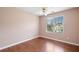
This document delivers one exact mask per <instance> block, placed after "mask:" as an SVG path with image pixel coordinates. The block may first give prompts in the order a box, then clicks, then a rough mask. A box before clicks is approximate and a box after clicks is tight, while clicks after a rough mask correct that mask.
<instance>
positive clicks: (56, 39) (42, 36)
mask: <svg viewBox="0 0 79 59" xmlns="http://www.w3.org/2000/svg"><path fill="white" fill-rule="evenodd" d="M40 37H43V38H47V39H51V40H56V41H59V42H64V43H67V44H72V45H75V46H79V44H76V43H71V42H67V41H63V40H58V39H55V38H50V37H46V36H40Z"/></svg>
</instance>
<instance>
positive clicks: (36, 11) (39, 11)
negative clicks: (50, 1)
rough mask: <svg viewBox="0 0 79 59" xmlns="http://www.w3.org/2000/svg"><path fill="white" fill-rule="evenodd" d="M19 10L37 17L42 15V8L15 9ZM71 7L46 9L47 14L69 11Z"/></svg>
mask: <svg viewBox="0 0 79 59" xmlns="http://www.w3.org/2000/svg"><path fill="white" fill-rule="evenodd" d="M17 8H18V9H20V10H23V11H26V12H29V13H32V14H34V15H37V16H41V15H43V13H42V8H43V7H17ZM71 8H72V7H48V8H47V14H51V13H56V12H60V11H64V10H68V9H71Z"/></svg>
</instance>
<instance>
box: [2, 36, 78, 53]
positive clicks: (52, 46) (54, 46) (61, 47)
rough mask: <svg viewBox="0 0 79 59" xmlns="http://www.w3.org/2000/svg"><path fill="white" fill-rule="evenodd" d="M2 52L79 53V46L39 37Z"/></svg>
mask: <svg viewBox="0 0 79 59" xmlns="http://www.w3.org/2000/svg"><path fill="white" fill-rule="evenodd" d="M1 52H79V46H75V45H70V44H66V43H62V42H58V41H54V40H50V39H47V38H42V37H39V38H36V39H33V40H30V41H27V42H24V43H21V44H18V45H16V46H12V47H9V48H6V49H3V50H1Z"/></svg>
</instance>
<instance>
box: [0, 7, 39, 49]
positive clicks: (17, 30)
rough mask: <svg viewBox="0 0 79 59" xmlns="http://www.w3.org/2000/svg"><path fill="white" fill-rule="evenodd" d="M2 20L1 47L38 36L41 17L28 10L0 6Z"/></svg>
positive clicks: (0, 31)
mask: <svg viewBox="0 0 79 59" xmlns="http://www.w3.org/2000/svg"><path fill="white" fill-rule="evenodd" d="M0 22H1V23H0V48H2V47H5V46H8V45H10V44H14V43H17V42H20V41H23V40H27V39H30V38H34V37H37V36H38V29H39V18H38V17H37V16H35V15H32V14H30V13H28V12H24V11H21V10H18V9H16V8H7V7H5V8H0ZM1 29H2V30H1Z"/></svg>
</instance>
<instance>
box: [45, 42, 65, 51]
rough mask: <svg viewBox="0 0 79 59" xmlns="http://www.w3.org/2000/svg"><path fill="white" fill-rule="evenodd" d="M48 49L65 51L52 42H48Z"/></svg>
mask: <svg viewBox="0 0 79 59" xmlns="http://www.w3.org/2000/svg"><path fill="white" fill-rule="evenodd" d="M46 51H47V52H63V51H64V49H63V48H62V47H59V46H57V45H54V44H52V43H46Z"/></svg>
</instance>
